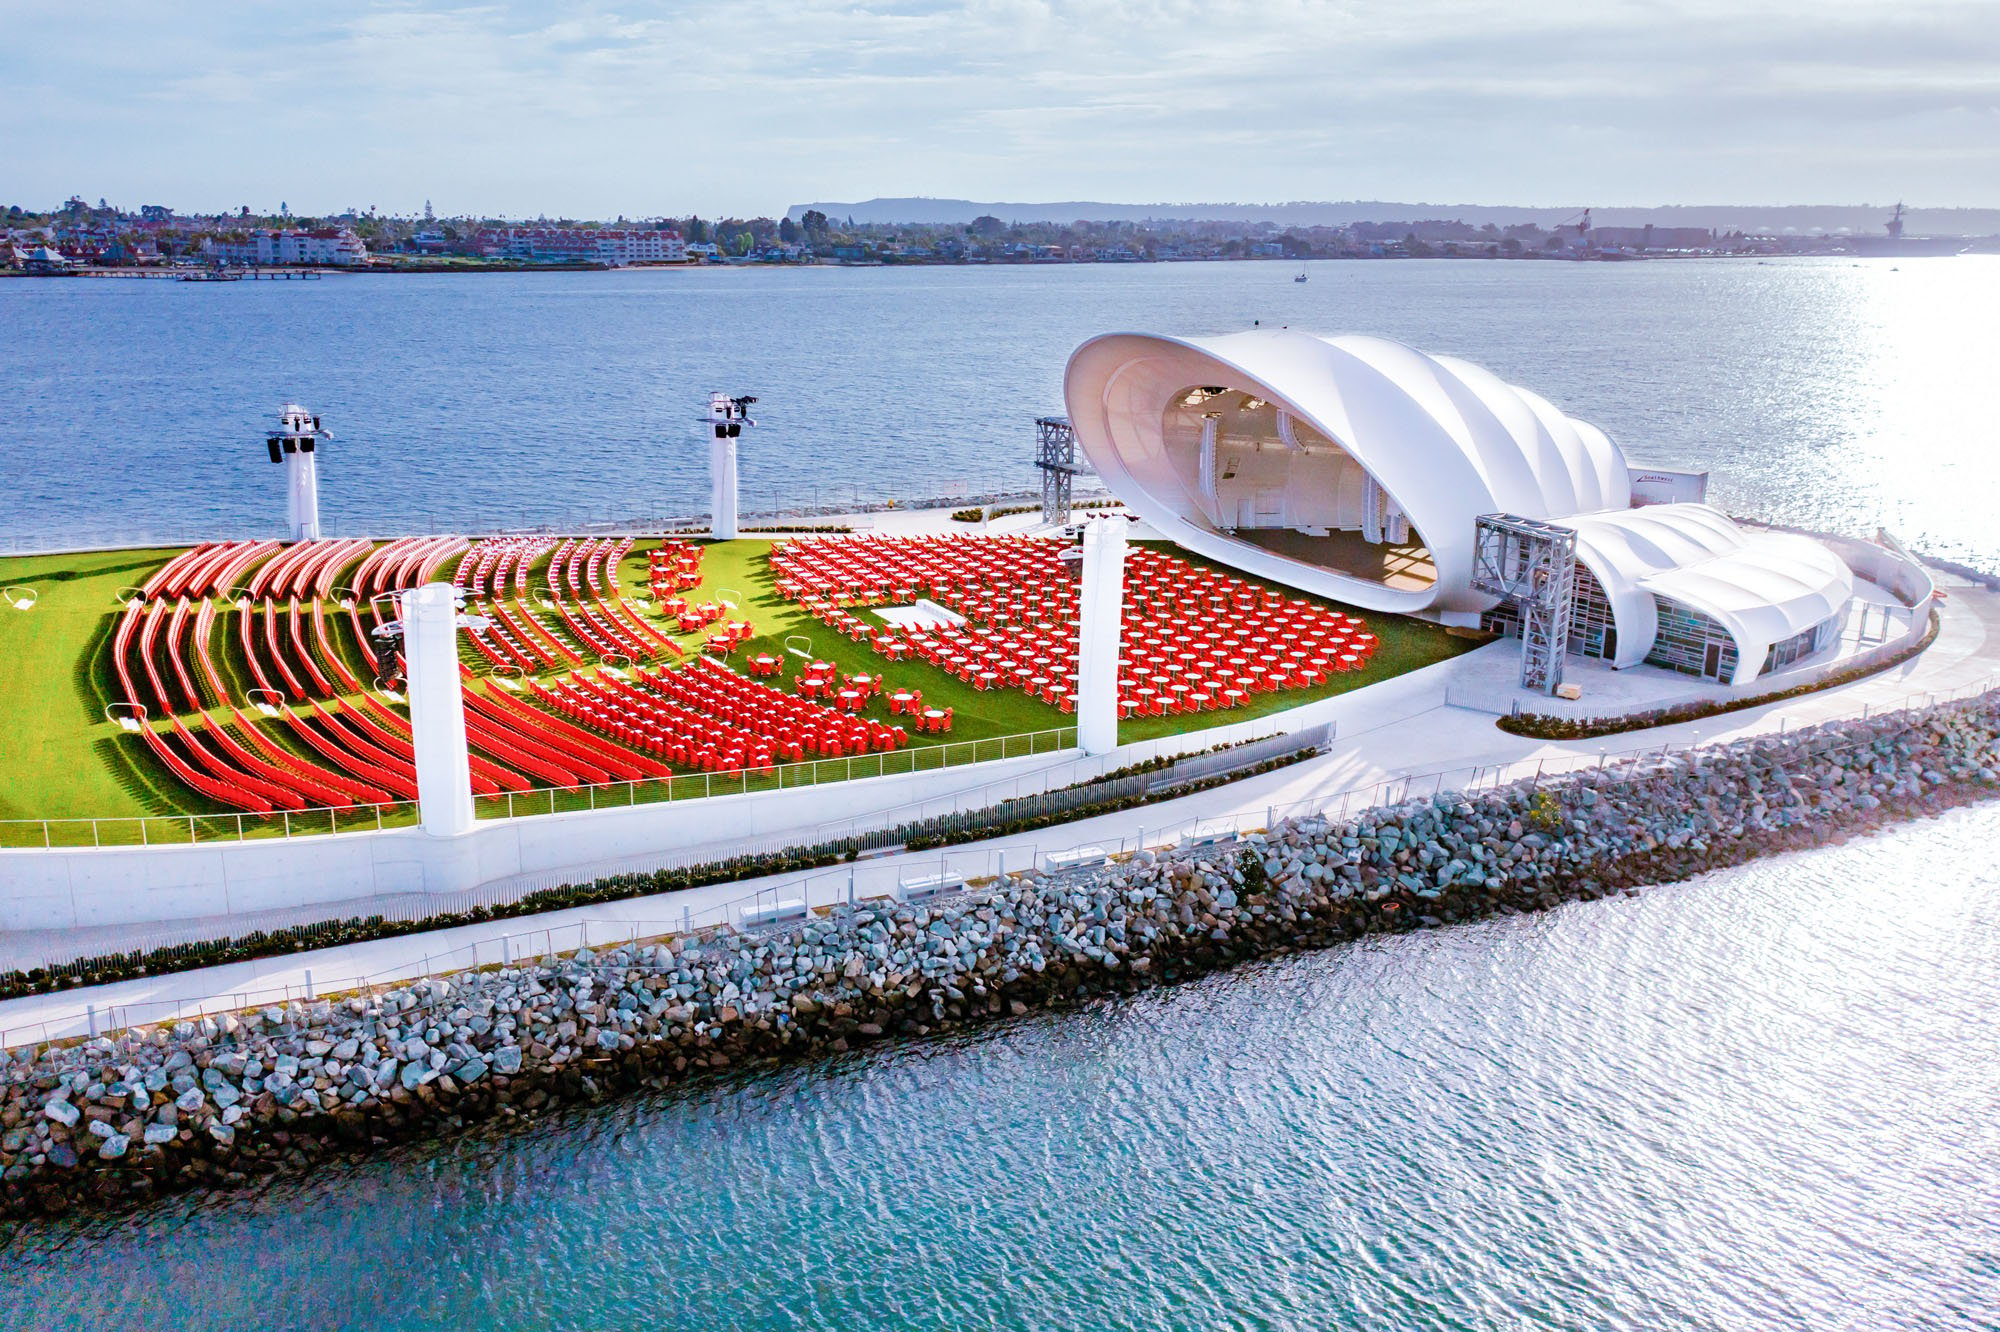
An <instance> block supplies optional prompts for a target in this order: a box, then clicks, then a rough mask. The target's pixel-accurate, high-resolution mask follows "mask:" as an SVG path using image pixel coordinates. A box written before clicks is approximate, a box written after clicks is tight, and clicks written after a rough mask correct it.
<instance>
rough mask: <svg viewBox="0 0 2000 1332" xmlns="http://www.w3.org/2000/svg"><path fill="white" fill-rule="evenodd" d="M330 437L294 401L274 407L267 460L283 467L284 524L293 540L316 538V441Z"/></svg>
mask: <svg viewBox="0 0 2000 1332" xmlns="http://www.w3.org/2000/svg"><path fill="white" fill-rule="evenodd" d="M331 438H332V436H331V435H329V434H328V433H327V432H326V431H324V430H322V429H320V428H319V418H318V417H317V416H314V415H313V414H312V413H311V412H309V411H307V410H306V409H305V408H303V407H301V406H299V405H298V404H297V403H295V402H288V403H286V404H285V405H284V406H283V407H281V408H279V409H278V429H277V433H275V434H273V435H270V436H268V437H266V439H265V440H264V443H265V444H266V445H267V446H268V447H269V448H270V450H271V461H272V462H274V463H276V464H278V465H279V466H280V467H283V468H284V469H285V523H286V525H287V526H288V527H290V528H291V531H292V540H294V541H317V540H319V469H318V467H317V466H316V465H315V463H314V458H315V457H316V456H317V453H316V451H317V449H318V447H319V441H320V440H322V439H331Z"/></svg>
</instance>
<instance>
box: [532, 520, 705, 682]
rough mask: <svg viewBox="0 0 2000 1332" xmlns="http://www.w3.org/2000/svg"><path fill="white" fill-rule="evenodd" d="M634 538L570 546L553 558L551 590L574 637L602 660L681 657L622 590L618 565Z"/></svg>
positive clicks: (559, 549) (562, 547)
mask: <svg viewBox="0 0 2000 1332" xmlns="http://www.w3.org/2000/svg"><path fill="white" fill-rule="evenodd" d="M631 548H632V542H631V541H630V539H625V540H619V541H614V540H612V539H611V538H608V537H606V538H600V539H585V540H583V541H581V542H578V541H565V542H563V543H562V544H561V545H560V546H558V547H557V548H556V550H555V553H554V554H553V555H551V556H550V557H549V567H548V586H549V592H550V594H551V596H552V597H553V598H554V600H555V605H556V612H557V614H559V615H561V616H562V618H563V622H564V623H565V624H567V625H568V626H569V629H570V632H571V633H573V634H575V635H576V636H577V638H578V639H579V640H581V641H582V642H583V643H585V644H587V645H588V646H589V647H590V649H591V651H593V652H595V653H596V654H597V655H598V656H599V657H600V658H603V657H625V658H627V659H629V660H631V661H635V662H638V661H650V660H652V659H654V658H658V657H677V656H679V655H680V651H681V649H680V645H679V644H678V643H676V642H674V641H673V640H672V639H671V638H668V637H667V636H666V635H665V634H663V633H661V632H660V631H659V630H657V629H655V628H653V627H652V626H651V625H650V624H647V623H646V621H645V618H644V617H643V616H641V615H640V614H639V613H638V612H637V611H636V610H634V609H632V607H631V606H629V605H628V604H626V601H625V598H624V596H623V595H622V594H621V593H620V592H619V590H618V575H617V569H618V562H619V561H620V560H622V559H623V558H624V557H625V554H626V552H627V551H629V550H631Z"/></svg>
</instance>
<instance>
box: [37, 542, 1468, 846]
mask: <svg viewBox="0 0 2000 1332" xmlns="http://www.w3.org/2000/svg"><path fill="white" fill-rule="evenodd" d="M655 544H657V543H655V542H642V543H640V544H639V545H638V546H637V547H635V549H634V550H633V552H632V553H631V554H630V555H629V556H628V557H627V559H626V560H625V562H624V563H623V564H622V565H621V567H620V570H619V575H620V581H621V583H622V585H623V587H624V590H625V591H626V593H627V594H628V595H634V596H644V595H646V565H647V561H646V552H647V551H648V550H649V549H650V548H651V547H652V546H653V545H655ZM771 544H772V543H771V541H770V540H759V539H745V540H740V541H734V542H726V543H722V544H719V545H710V546H708V548H707V552H706V554H705V556H704V564H703V571H702V573H703V577H702V583H701V586H700V587H699V588H697V589H695V590H694V591H693V592H692V593H691V594H690V599H692V600H706V599H710V598H714V597H716V596H717V594H718V593H719V592H720V591H721V590H723V589H729V590H731V591H732V592H735V593H740V594H741V596H740V598H738V602H739V604H738V607H737V610H736V612H735V614H734V616H733V617H732V618H742V619H748V620H749V621H750V622H751V624H752V625H753V626H754V627H755V630H756V636H755V637H754V638H752V639H751V640H750V641H749V642H748V643H747V644H746V645H745V646H744V647H743V648H740V649H739V650H738V651H737V653H736V654H734V655H733V656H732V658H731V661H732V664H734V665H736V666H738V667H739V668H740V667H741V665H742V663H743V662H744V660H745V659H746V658H747V657H750V656H754V655H756V654H758V653H761V652H773V653H777V654H780V655H784V659H785V663H786V671H785V677H784V680H783V681H782V682H781V683H783V684H784V685H786V686H787V687H788V686H789V683H790V679H791V677H792V676H794V675H796V674H797V671H798V667H799V666H800V665H801V664H802V663H801V662H800V660H799V659H798V658H796V657H794V656H790V655H785V640H786V639H787V638H788V637H791V636H794V635H797V636H803V637H805V638H807V639H809V640H810V641H811V644H812V653H813V655H814V656H815V657H819V658H824V659H826V660H829V661H832V662H834V663H836V664H837V665H838V666H839V668H840V669H841V671H842V672H843V673H853V672H866V673H868V674H871V675H872V674H881V675H883V676H884V677H885V682H886V683H887V684H888V685H889V686H890V687H891V688H892V689H893V688H898V687H913V688H916V689H920V690H922V691H923V695H924V699H925V702H926V703H928V704H930V705H932V706H936V707H949V708H951V709H953V720H954V724H953V729H952V731H951V733H950V734H949V735H944V736H919V735H914V734H913V735H912V736H911V745H910V748H909V749H907V750H902V751H898V752H897V753H896V754H894V755H890V756H887V757H886V758H877V757H875V756H870V757H868V758H857V759H856V760H854V761H853V763H852V764H850V763H848V762H847V761H845V760H838V759H836V760H827V761H823V762H821V763H818V764H815V765H812V766H810V767H807V768H804V769H792V770H790V771H788V772H787V773H784V774H780V775H779V776H777V777H772V776H768V775H766V776H758V777H750V778H728V779H724V778H704V777H702V776H701V775H700V774H695V775H693V776H692V777H691V778H686V779H681V780H678V781H677V782H676V783H675V787H674V790H673V796H674V797H675V798H685V797H688V796H698V795H701V794H704V793H706V792H715V793H721V792H723V791H736V790H760V789H768V788H771V787H775V786H778V785H780V784H782V785H788V786H789V785H797V784H802V783H809V782H818V781H832V780H843V779H845V778H846V777H848V776H850V775H852V776H862V775H873V774H874V773H875V772H877V771H881V770H883V769H884V768H886V769H887V770H888V771H892V772H895V771H908V770H911V769H912V768H928V767H936V766H943V765H946V764H954V765H955V764H958V763H961V762H967V761H972V760H975V759H990V758H998V757H1001V756H1003V755H1016V754H1023V753H1028V752H1051V751H1053V750H1054V749H1056V748H1057V747H1058V742H1057V738H1056V737H1055V736H1054V735H1053V734H1051V733H1052V732H1054V731H1056V730H1058V729H1067V728H1070V727H1073V726H1074V725H1075V718H1074V717H1073V716H1069V715H1066V714H1064V713H1062V712H1060V711H1059V710H1058V709H1056V708H1053V707H1050V706H1048V705H1046V704H1044V703H1041V702H1039V701H1037V700H1035V699H1031V698H1029V697H1028V696H1027V695H1025V694H1022V693H1020V692H1018V691H1015V690H992V691H986V692H980V691H977V690H974V689H973V688H972V687H971V686H970V685H967V684H964V683H962V682H960V681H959V680H956V679H954V678H952V677H951V676H949V675H947V674H945V673H944V672H943V671H941V670H939V669H937V668H936V667H933V666H931V665H929V664H927V663H925V662H922V661H905V662H901V663H893V664H892V663H889V662H887V661H885V660H884V659H883V658H881V657H879V656H877V655H876V654H875V653H874V652H873V651H872V650H870V649H869V648H867V647H866V646H864V645H862V644H860V643H855V642H851V641H849V640H848V639H846V638H843V637H841V636H840V635H838V634H836V633H835V632H834V631H833V630H831V629H829V628H828V627H827V626H825V625H823V624H821V623H819V622H818V621H816V620H813V619H812V618H811V617H809V616H807V615H806V614H805V612H804V611H803V610H802V609H800V608H799V607H798V606H797V605H796V604H795V603H792V602H789V601H785V600H782V599H780V598H779V597H778V595H777V592H776V590H775V587H774V585H773V580H772V578H771V573H770V564H769V554H770V548H771ZM176 553H177V552H176V551H172V550H147V551H116V552H100V553H95V554H87V555H58V556H36V557H25V558H11V559H0V585H4V586H9V587H30V588H33V589H35V591H36V592H38V593H39V595H40V600H39V602H38V603H37V605H36V606H35V608H34V609H33V610H31V611H16V610H13V609H11V607H8V606H0V820H6V819H89V818H100V819H112V818H127V819H130V818H135V817H140V816H153V817H152V822H150V823H149V824H148V825H146V827H145V829H144V831H143V835H145V836H146V837H147V838H148V840H181V841H186V840H188V838H189V836H190V832H189V826H188V818H187V816H188V815H195V816H197V819H198V823H197V825H196V829H195V831H196V832H197V833H198V834H200V835H203V836H207V835H213V834H216V833H224V832H226V831H228V830H229V829H230V828H233V827H234V824H235V818H236V816H234V815H229V814H220V813H217V812H216V811H214V810H213V809H212V808H211V807H209V806H208V804H207V802H206V801H204V800H203V799H202V798H201V797H199V796H198V795H196V794H195V793H193V792H191V791H187V790H185V789H183V788H182V787H181V786H180V785H179V784H178V783H177V782H174V781H173V780H172V778H171V777H169V776H168V775H167V774H166V773H165V772H164V771H162V770H161V769H160V768H159V766H158V765H157V764H156V763H155V762H154V760H153V759H152V758H151V757H150V756H149V755H147V754H145V753H144V752H143V750H142V749H141V747H140V745H139V743H138V741H137V739H136V738H135V737H133V736H131V735H129V734H128V733H127V732H125V731H123V730H122V729H120V728H119V727H118V726H116V725H114V724H113V723H111V722H109V721H107V720H105V718H104V706H105V704H107V703H109V702H111V701H113V700H114V699H115V697H116V696H117V689H116V686H115V685H114V684H113V683H112V674H111V670H110V663H109V657H110V637H111V632H112V629H113V627H114V624H115V621H116V617H117V614H118V610H119V606H118V602H117V599H116V593H117V592H118V590H119V589H121V588H125V587H130V586H134V585H136V584H139V583H142V582H144V581H145V579H146V578H147V577H148V576H149V575H150V574H151V573H152V572H153V571H154V570H156V569H158V568H159V567H160V565H162V564H163V563H165V562H166V561H167V560H168V559H169V558H171V557H172V556H173V555H174V554H176ZM1181 554H1182V556H1183V558H1189V557H1187V556H1186V554H1185V552H1181ZM448 573H449V570H447V575H448ZM530 584H531V587H532V588H534V589H536V590H541V589H543V588H544V587H545V584H544V583H543V582H542V577H541V570H540V568H539V567H538V568H537V570H536V571H535V574H534V576H533V578H531V580H530ZM537 610H539V608H537ZM862 613H863V614H864V615H865V614H866V612H862ZM541 617H542V619H543V620H544V622H545V623H547V624H548V625H549V626H550V627H551V628H554V627H556V625H557V624H558V623H559V621H558V620H557V617H555V616H554V615H553V614H550V613H546V612H542V613H541ZM1365 618H1366V619H1367V621H1368V623H1369V626H1370V628H1371V629H1372V630H1373V631H1374V632H1375V634H1376V635H1377V637H1378V638H1379V639H1380V640H1381V645H1380V648H1379V649H1378V651H1377V653H1376V656H1375V658H1374V660H1373V661H1372V662H1371V663H1370V664H1369V666H1368V668H1367V669H1366V670H1364V671H1358V672H1355V673H1353V674H1349V675H1339V676H1335V677H1333V678H1332V679H1331V680H1329V681H1328V682H1327V683H1325V684H1324V685H1322V686H1320V687H1319V688H1316V689H1311V690H1290V691H1286V692H1284V693H1273V694H1260V695H1258V696H1256V697H1255V698H1254V699H1253V701H1252V702H1251V703H1250V704H1249V705H1248V706H1246V707H1242V708H1238V709H1235V710H1233V711H1229V712H1213V713H1205V714H1202V715H1201V716H1200V717H1198V718H1176V717H1159V718H1148V719H1143V720H1133V721H1127V722H1125V723H1123V724H1122V725H1121V727H1120V730H1119V735H1120V738H1121V739H1123V740H1127V741H1131V740H1142V739H1150V738H1153V737H1156V736H1160V735H1167V734H1173V733H1177V732H1182V731H1186V730H1189V729H1193V728H1207V727H1212V726H1221V725H1227V724H1228V723H1231V722H1235V721H1242V720H1245V719H1247V718H1251V717H1257V716H1262V715H1266V714H1269V713H1272V712H1277V711H1280V710H1282V709H1285V708H1291V707H1296V706H1298V705H1300V704H1302V703H1306V702H1310V701H1312V700H1315V699H1319V698H1325V697H1329V696H1331V695H1334V694H1338V693H1343V692H1345V691H1347V690H1350V689H1357V688H1360V687H1362V686H1364V685H1368V684H1373V683H1375V682H1377V681H1380V680H1383V679H1387V678H1388V677H1390V676H1392V675H1396V674H1400V673H1402V672H1404V671H1408V670H1413V669H1416V668H1417V667H1420V666H1425V665H1429V664H1431V663H1432V662H1436V661H1441V660H1443V659H1445V658H1447V657H1451V656H1454V655H1456V654H1457V653H1459V652H1463V651H1466V650H1468V649H1470V648H1471V647H1473V646H1475V645H1476V644H1475V643H1473V642H1472V641H1469V640H1466V639H1461V638H1454V637H1452V636H1450V635H1448V634H1446V633H1445V632H1444V631H1443V630H1442V629H1439V628H1437V627H1436V626H1434V625H1430V624H1425V623H1421V622H1418V621H1414V620H1405V619H1400V618H1397V617H1394V616H1386V615H1367V616H1366V617H1365ZM653 622H654V623H655V624H658V625H660V626H661V627H662V628H663V629H667V628H670V627H669V626H667V625H666V624H665V622H664V621H663V620H661V619H660V618H659V617H658V616H654V617H653ZM675 637H676V638H677V640H678V641H679V642H680V643H681V644H682V645H683V646H684V647H685V648H686V649H687V651H688V653H689V655H690V656H692V655H693V654H695V653H697V652H699V650H700V646H701V640H702V637H703V634H702V633H695V634H689V635H675ZM345 639H346V635H345V634H344V632H342V631H340V630H336V633H335V640H336V642H337V643H338V644H340V646H341V649H342V651H343V654H344V655H347V656H349V657H350V665H351V666H354V667H355V668H357V671H359V668H360V663H359V661H358V660H353V659H352V654H351V653H350V652H348V650H347V649H348V646H349V645H348V644H347V643H346V641H345ZM214 646H215V648H216V659H217V663H218V666H219V667H220V669H221V670H222V672H223V674H224V676H225V679H226V681H227V682H228V683H229V684H230V685H231V686H233V687H234V688H236V689H238V690H241V689H244V688H247V684H248V680H249V676H248V672H247V671H246V670H245V669H244V666H243V660H242V655H241V647H240V644H239V643H238V641H237V633H236V616H235V612H234V611H233V610H229V611H225V612H223V613H221V614H220V615H219V616H218V626H217V641H216V643H215V644H214ZM461 655H462V659H463V660H465V661H466V662H467V664H468V665H471V666H472V667H473V668H474V670H475V671H476V672H478V673H480V674H482V675H483V674H485V673H486V670H487V667H486V663H485V660H484V658H482V657H480V656H479V655H478V654H477V653H476V652H475V651H474V650H473V649H472V647H471V645H470V644H469V643H467V644H465V645H464V646H463V648H462V654H461ZM360 673H362V674H364V675H365V671H361V672H360ZM489 687H490V686H489ZM237 701H238V702H239V704H240V703H241V702H242V699H241V698H240V697H239V699H238V700H237ZM870 714H871V715H874V716H878V717H882V718H883V719H885V720H886V719H887V712H886V704H884V703H882V702H881V701H879V700H878V701H877V703H876V704H875V706H874V707H873V708H871V709H870ZM262 729H263V730H264V731H265V733H266V734H267V735H269V736H270V737H271V738H272V739H273V740H274V741H276V742H277V743H279V744H281V745H283V746H285V747H286V748H289V749H292V750H293V751H294V752H300V753H304V752H305V751H303V750H301V749H300V747H299V745H298V743H297V742H296V740H295V739H294V737H293V736H292V735H291V734H290V733H289V731H288V730H287V729H286V728H284V727H282V726H267V727H264V728H262ZM1031 733H1035V734H1038V735H1039V737H1040V738H1039V740H1038V741H1036V742H1034V743H1033V746H1032V749H1031V748H1030V746H1029V743H1028V742H1026V741H1022V740H1019V739H1008V737H1022V736H1027V735H1029V734H1031ZM308 756H309V755H308ZM659 794H660V793H659V792H657V791H654V792H651V793H645V792H639V793H633V796H632V798H637V799H646V798H648V797H649V795H650V797H651V798H659ZM625 798H626V796H625V793H623V792H622V791H621V792H610V793H605V794H601V795H597V796H591V795H583V796H560V797H556V798H555V804H554V807H555V808H558V809H566V808H578V807H584V806H587V805H589V804H590V803H593V802H595V801H603V800H606V799H610V800H613V801H614V802H616V803H623V800H624V799H625ZM548 800H549V797H547V796H546V795H544V796H539V797H530V798H522V799H518V800H517V801H516V802H515V806H516V808H517V809H518V810H521V811H524V812H525V811H527V810H529V809H533V808H545V807H547V802H548ZM506 808H507V806H506V803H505V802H504V801H482V802H481V813H482V814H488V815H491V814H496V813H505V812H506ZM177 815H178V817H176V816H177ZM321 817H322V818H323V817H324V816H321ZM396 821H398V822H404V821H407V820H406V819H401V818H398V819H397V820H396ZM250 822H251V825H252V826H253V827H255V826H256V823H257V821H256V820H251V821H250ZM367 822H368V823H369V824H370V826H372V817H371V818H370V819H369V820H367ZM210 825H213V826H212V827H211V826H210ZM28 831H30V832H34V830H33V829H30V830H28ZM12 833H22V835H21V836H14V835H11V834H12ZM78 835H79V834H76V833H74V831H72V835H71V836H70V838H69V839H68V840H71V841H72V842H74V841H75V840H76V837H77V836H78ZM141 835H142V831H141V829H140V827H139V826H138V825H128V826H127V827H125V828H124V829H123V830H122V832H120V833H119V834H117V835H116V836H115V840H117V841H120V842H125V841H137V840H139V837H140V836H141ZM80 836H81V838H82V841H83V844H84V845H89V844H90V840H91V834H90V832H89V830H88V829H85V830H84V831H83V832H82V833H81V834H80ZM38 839H39V832H35V835H34V838H28V837H27V834H26V833H24V832H22V830H21V829H19V828H15V829H11V830H10V829H6V828H0V845H23V844H26V842H27V841H30V840H33V841H36V842H37V844H38ZM106 840H107V841H110V840H114V838H113V837H112V836H110V835H107V836H106Z"/></svg>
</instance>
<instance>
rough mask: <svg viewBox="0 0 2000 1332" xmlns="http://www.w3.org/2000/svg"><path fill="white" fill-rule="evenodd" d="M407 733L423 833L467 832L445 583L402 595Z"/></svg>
mask: <svg viewBox="0 0 2000 1332" xmlns="http://www.w3.org/2000/svg"><path fill="white" fill-rule="evenodd" d="M402 611H403V614H402V620H403V658H404V661H405V662H406V663H407V666H408V669H407V672H406V673H407V676H408V681H409V684H408V688H409V696H410V730H411V733H412V737H411V738H412V743H413V744H414V745H415V747H416V751H417V752H416V765H417V803H418V805H419V807H420V812H421V814H422V816H423V824H424V831H425V832H427V833H429V834H430V835H431V836H433V837H456V836H457V835H458V834H460V833H465V832H470V831H472V764H471V761H470V758H469V757H468V755H467V753H466V748H465V695H464V693H463V686H462V684H461V683H460V680H459V673H458V598H457V593H456V590H455V589H454V588H453V587H452V586H451V584H449V583H430V584H426V585H425V586H423V587H420V588H416V589H414V590H412V591H409V592H405V593H404V594H403V595H402Z"/></svg>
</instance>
